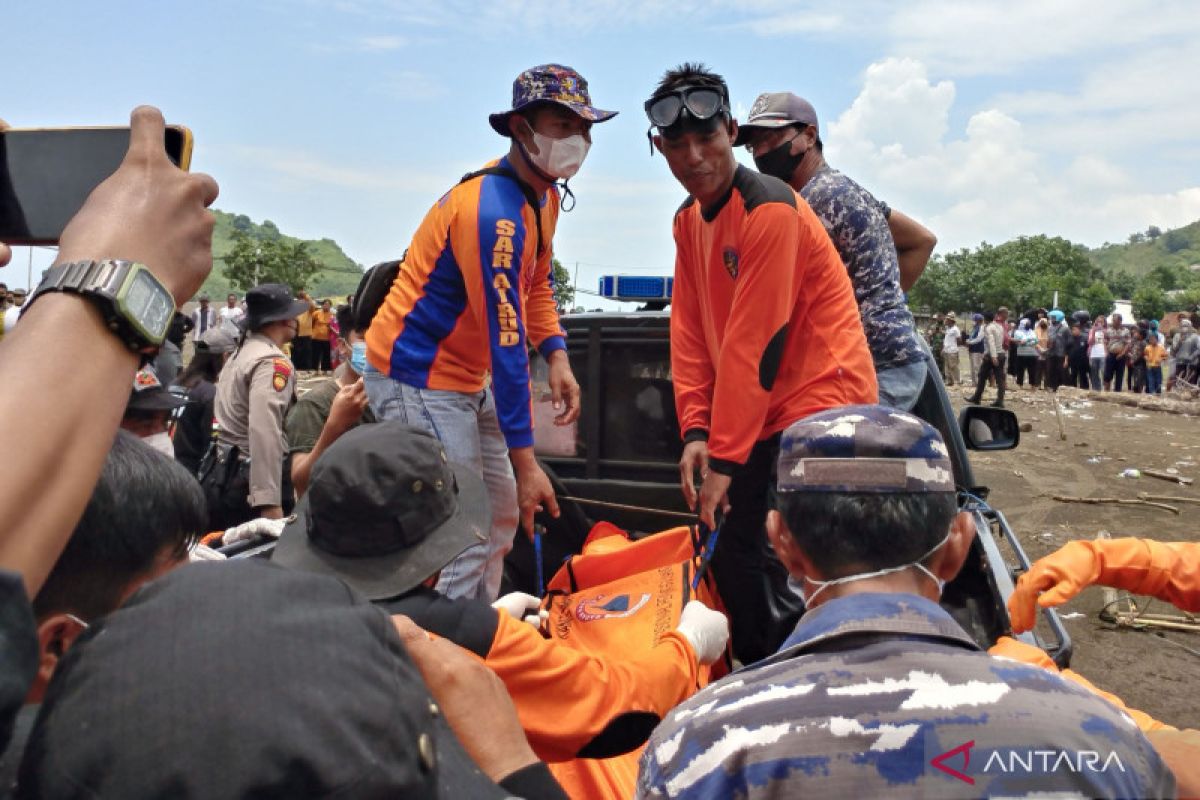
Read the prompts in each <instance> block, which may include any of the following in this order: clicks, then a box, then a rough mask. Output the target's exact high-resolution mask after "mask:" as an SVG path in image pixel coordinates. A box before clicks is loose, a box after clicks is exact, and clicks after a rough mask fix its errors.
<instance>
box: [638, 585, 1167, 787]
mask: <svg viewBox="0 0 1200 800" xmlns="http://www.w3.org/2000/svg"><path fill="white" fill-rule="evenodd" d="M968 743H970V746H969V747H962V746H963V745H968ZM956 748H962V749H960V750H958V751H957V752H952V753H950V755H949V756H947V757H945V758H944V759H943V760H942V761H941V762H940V763H941V764H942V765H943V766H944V767H945V769H943V768H939V767H938V766H937V764H936V763H934V762H935V761H936V760H937V759H938V757H939V756H941V755H942V754H945V753H948V752H950V751H954V750H955V749H956ZM947 770H949V771H947ZM955 772H957V773H959V775H957V776H956V775H955V774H954V773H955ZM1052 791H1053V792H1060V793H1064V795H1063V796H1067V797H1072V796H1079V797H1171V796H1174V792H1175V780H1174V777H1173V776H1172V774H1171V772H1170V771H1169V770H1168V769H1167V768H1166V766H1164V764H1163V763H1162V761H1161V760H1160V759H1159V757H1158V755H1157V754H1156V753H1155V752H1154V750H1153V749H1152V748H1151V746H1150V744H1149V743H1148V742H1147V741H1146V739H1145V738H1144V737H1143V736H1142V735H1141V734H1140V733H1139V732H1138V730H1137V727H1136V726H1135V725H1134V723H1133V721H1132V720H1131V719H1129V717H1127V716H1125V714H1123V713H1122V712H1121V711H1119V710H1118V709H1117V708H1116V707H1115V706H1112V705H1110V704H1108V703H1107V702H1105V701H1104V700H1103V699H1101V698H1100V697H1097V696H1096V695H1093V694H1090V693H1089V692H1088V691H1086V690H1085V689H1082V688H1080V687H1078V686H1075V685H1073V684H1071V683H1069V682H1067V681H1064V680H1062V679H1061V678H1059V677H1058V676H1057V675H1053V674H1051V673H1049V672H1047V671H1045V670H1042V669H1038V668H1036V667H1031V666H1027V665H1024V664H1019V663H1016V662H1012V661H1006V660H1004V659H998V658H993V657H991V656H989V655H988V654H987V653H985V652H982V651H980V650H979V648H978V645H976V644H975V642H974V641H973V640H972V639H971V637H970V635H969V634H967V632H966V631H964V630H963V629H962V628H961V627H959V625H958V624H957V623H956V622H955V621H954V620H953V619H952V618H951V617H950V615H949V614H948V613H947V612H946V611H945V610H943V609H942V608H941V606H939V605H937V604H936V603H934V602H932V601H930V600H927V599H925V598H923V597H918V596H917V595H911V594H855V595H850V596H848V597H843V598H839V599H835V600H830V601H828V602H826V603H824V604H822V605H821V606H819V607H817V608H816V609H814V610H812V611H810V612H809V613H808V614H806V615H805V616H804V618H803V619H801V621H800V624H799V625H797V627H796V631H795V633H794V634H793V635H792V637H791V638H790V639H788V641H787V642H786V643H785V644H784V646H783V648H782V649H781V650H780V652H779V653H778V654H776V655H775V656H772V657H771V658H769V659H766V660H764V661H760V662H758V663H757V664H754V665H752V666H750V667H746V668H744V669H742V670H739V671H738V672H735V673H733V674H731V675H729V676H726V677H725V678H724V679H722V680H721V681H718V682H717V683H714V684H712V685H710V686H709V687H707V688H706V689H704V690H702V691H701V692H699V693H697V694H696V695H694V696H693V697H692V698H691V699H689V700H687V701H686V702H684V703H683V704H682V705H680V706H678V707H677V708H675V709H674V710H673V711H672V712H671V714H670V715H669V716H668V717H667V718H666V719H665V720H664V721H663V722H662V724H660V725H659V726H658V728H657V729H656V730H655V731H654V734H653V735H652V736H651V737H650V742H649V744H648V745H647V746H646V751H645V753H644V755H643V756H642V763H641V771H640V774H639V776H638V796H639V797H679V798H718V797H719V798H725V797H739V798H741V797H745V798H767V797H858V798H874V797H889V798H890V797H979V796H986V795H1006V796H1024V795H1031V794H1035V793H1038V792H1052Z"/></svg>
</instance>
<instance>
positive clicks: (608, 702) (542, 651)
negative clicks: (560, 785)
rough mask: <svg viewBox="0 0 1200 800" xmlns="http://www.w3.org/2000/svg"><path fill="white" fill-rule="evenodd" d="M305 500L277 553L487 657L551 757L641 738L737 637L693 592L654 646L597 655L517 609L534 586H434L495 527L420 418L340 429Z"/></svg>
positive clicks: (537, 745) (475, 482)
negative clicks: (493, 593) (550, 634)
mask: <svg viewBox="0 0 1200 800" xmlns="http://www.w3.org/2000/svg"><path fill="white" fill-rule="evenodd" d="M296 512H297V516H296V518H295V519H294V520H293V521H292V522H291V523H289V524H288V526H287V527H286V528H285V529H284V531H283V534H282V536H281V537H280V539H279V543H278V545H277V547H276V549H275V552H274V554H273V555H272V560H273V561H275V562H276V563H279V564H282V565H283V566H285V567H290V568H293V569H299V570H306V571H310V572H322V573H327V574H333V575H336V576H337V577H339V578H341V579H342V580H343V581H345V582H346V583H347V584H349V585H350V586H351V587H352V588H354V589H356V590H357V591H358V592H360V593H361V594H363V595H365V596H366V597H367V598H368V599H370V600H372V601H373V602H375V603H376V604H377V605H380V606H382V607H383V608H385V609H387V610H388V611H389V612H391V613H393V614H403V615H405V616H407V617H409V618H411V619H412V620H413V621H414V622H416V623H417V624H418V625H420V626H421V627H423V628H425V629H426V630H429V631H431V632H433V633H435V634H437V635H439V636H442V637H444V638H446V639H449V640H450V641H452V642H454V643H455V644H458V645H460V646H462V647H463V648H465V649H466V650H469V651H470V652H472V653H474V654H475V655H477V656H478V657H480V658H481V659H483V661H484V663H485V664H486V665H487V666H488V667H490V668H491V669H492V670H493V671H494V672H495V673H496V674H497V675H498V676H500V679H501V680H502V681H503V682H504V685H505V687H506V688H507V689H508V692H509V694H510V695H512V699H513V702H514V703H515V705H516V707H517V715H518V717H519V718H520V720H521V725H522V727H523V728H524V729H525V732H526V734H527V736H528V738H529V743H530V745H531V746H532V747H533V749H534V751H535V752H536V753H537V754H538V756H539V757H540V758H542V759H543V760H545V761H566V760H569V759H573V758H577V757H581V758H606V757H610V756H615V755H620V754H622V753H626V752H628V751H630V750H633V749H634V748H636V747H639V746H640V745H642V744H643V743H644V742H645V740H646V738H647V737H648V736H649V735H650V731H651V730H652V729H653V728H654V726H655V725H656V724H657V723H658V721H659V720H660V719H661V718H662V717H663V716H664V715H665V714H666V712H667V711H669V710H670V709H671V708H673V707H674V706H676V705H677V704H678V703H679V702H680V701H682V700H684V699H685V698H686V697H688V696H689V695H691V694H692V693H693V692H694V691H695V690H696V687H697V681H698V679H699V666H700V664H712V663H713V662H715V661H716V660H717V659H718V658H719V657H720V655H721V653H722V651H723V650H724V648H725V644H726V642H727V641H728V636H729V633H728V624H727V622H726V621H725V617H724V616H723V615H722V614H720V613H718V612H716V611H713V610H711V609H709V608H707V607H705V606H704V605H703V604H702V603H699V602H697V601H693V602H691V603H689V604H688V605H687V606H686V607H685V608H684V611H683V615H682V619H681V620H680V623H679V625H678V627H676V628H675V629H674V630H670V631H668V632H667V633H666V634H665V635H663V637H662V638H661V639H660V640H659V642H658V644H657V645H656V646H655V647H654V648H653V649H652V650H651V651H650V652H649V653H647V654H645V655H642V656H636V657H629V658H620V659H618V658H601V657H596V656H589V655H585V654H584V653H582V652H580V651H578V650H573V649H571V648H569V647H566V646H564V645H560V644H557V643H555V642H554V641H553V640H549V639H546V638H544V637H543V636H542V635H541V633H539V631H538V629H537V628H536V627H535V626H534V625H531V624H528V623H526V622H524V621H522V617H524V616H525V615H526V614H527V613H529V612H532V613H533V614H535V615H536V613H537V607H538V602H539V601H538V599H537V598H533V597H530V596H528V595H519V594H518V595H506V596H505V597H502V598H500V600H498V601H497V603H496V605H495V606H491V605H488V604H487V603H485V602H483V601H481V600H479V599H477V598H471V599H467V598H458V599H452V598H449V597H445V596H443V595H440V594H438V593H437V592H435V591H434V590H433V588H432V586H431V584H432V583H433V582H435V581H436V580H437V575H438V571H439V570H440V569H441V568H442V567H443V566H445V565H446V564H447V563H449V562H450V561H452V560H453V559H454V557H455V556H457V555H458V554H459V553H460V552H462V550H463V549H464V548H465V547H467V546H469V545H470V544H472V543H474V542H476V541H480V540H481V538H482V537H484V536H486V533H485V531H486V530H487V521H488V504H487V493H486V490H485V489H484V487H483V482H482V481H481V480H480V479H479V478H478V477H476V476H475V475H474V474H472V472H471V471H470V470H469V469H464V468H462V467H459V466H458V465H453V464H450V463H448V462H447V461H446V459H445V452H444V450H443V448H442V446H441V445H440V443H439V442H438V440H437V439H435V438H434V437H433V436H432V435H431V434H428V433H426V432H424V431H422V430H420V429H417V428H411V427H408V426H405V425H402V424H400V423H396V422H380V423H376V424H373V425H362V426H359V427H358V428H355V429H354V430H352V431H350V432H349V433H347V434H345V435H344V436H342V437H341V438H340V439H338V440H337V441H336V442H334V444H333V445H331V446H330V448H329V449H328V450H326V451H325V454H324V455H323V456H322V457H321V459H320V460H319V461H318V462H317V463H316V465H315V466H314V467H313V471H312V480H311V482H310V485H309V489H308V492H307V493H306V494H305V495H304V498H303V499H302V500H301V503H300V505H299V506H298V507H297V510H296ZM605 624H620V622H619V620H617V619H614V620H611V621H606V622H605Z"/></svg>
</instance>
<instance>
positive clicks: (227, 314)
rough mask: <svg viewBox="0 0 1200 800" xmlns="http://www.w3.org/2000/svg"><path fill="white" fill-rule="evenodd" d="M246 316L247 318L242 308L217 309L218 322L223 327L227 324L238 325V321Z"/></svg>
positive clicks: (225, 307) (227, 307) (224, 307)
mask: <svg viewBox="0 0 1200 800" xmlns="http://www.w3.org/2000/svg"><path fill="white" fill-rule="evenodd" d="M244 316H246V312H245V311H242V307H241V306H234V307H233V308H230V307H229V306H221V307H220V308H218V309H217V321H218V322H219V323H220V324H222V325H224V324H225V323H226V322H232V323H233V324H235V325H236V324H237V322H238V320H240V319H241V318H242V317H244Z"/></svg>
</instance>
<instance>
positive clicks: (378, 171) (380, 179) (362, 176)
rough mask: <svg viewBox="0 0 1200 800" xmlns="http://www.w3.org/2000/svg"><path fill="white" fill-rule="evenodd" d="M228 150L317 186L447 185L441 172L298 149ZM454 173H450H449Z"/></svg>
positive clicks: (433, 190) (428, 190)
mask: <svg viewBox="0 0 1200 800" xmlns="http://www.w3.org/2000/svg"><path fill="white" fill-rule="evenodd" d="M230 153H231V154H232V155H233V156H235V157H236V158H237V159H239V160H240V161H242V162H243V163H244V164H247V165H253V166H254V167H257V168H259V169H263V170H266V171H267V172H269V173H273V174H274V175H276V176H277V177H278V178H280V179H283V180H285V181H288V182H290V183H296V184H297V185H300V186H303V187H304V188H305V189H306V190H313V191H316V190H318V188H319V187H321V186H326V187H336V188H339V189H354V190H361V191H398V192H414V193H424V194H426V195H429V196H432V197H436V196H437V195H438V194H439V193H441V192H444V191H446V189H448V188H449V186H448V185H447V183H446V181H447V179H446V174H445V173H444V172H432V173H424V172H419V171H414V170H412V169H408V168H401V167H396V168H391V169H389V168H386V167H384V168H380V167H358V166H353V165H350V164H342V163H334V162H330V161H326V160H323V159H321V158H320V157H318V156H316V155H313V154H312V153H308V152H304V151H301V150H278V149H275V148H269V147H248V146H237V147H233V148H231V150H230ZM451 174H453V173H451Z"/></svg>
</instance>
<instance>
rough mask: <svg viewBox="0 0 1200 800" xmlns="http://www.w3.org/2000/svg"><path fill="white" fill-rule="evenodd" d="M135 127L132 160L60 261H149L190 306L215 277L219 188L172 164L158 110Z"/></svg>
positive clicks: (65, 245)
mask: <svg viewBox="0 0 1200 800" xmlns="http://www.w3.org/2000/svg"><path fill="white" fill-rule="evenodd" d="M130 121H131V135H130V139H129V149H128V151H127V152H126V154H125V158H124V159H123V160H122V161H121V163H120V167H119V168H118V169H117V171H116V172H114V173H113V174H112V175H111V176H110V177H108V178H107V179H106V180H105V181H104V182H103V183H101V184H100V185H99V186H97V187H96V189H95V191H93V192H92V193H91V194H90V195H89V196H88V198H87V201H86V202H85V203H84V205H83V208H81V209H80V211H79V213H78V214H76V215H75V216H74V217H73V218H72V219H71V221H70V223H69V224H68V225H67V227H66V229H65V230H64V231H63V232H62V237H61V238H60V240H59V252H58V258H57V262H58V263H65V262H68V261H80V260H85V259H103V258H118V259H127V260H130V261H138V262H141V263H143V264H145V265H146V266H147V267H149V268H150V271H151V272H153V273H154V275H155V276H156V277H157V278H158V279H159V280H160V281H162V283H163V285H165V286H166V287H167V289H168V290H170V292H171V294H172V295H174V297H175V302H176V304H182V303H183V302H185V301H187V300H188V299H189V298H191V297H192V296H193V295H194V294H195V293H196V292H197V291H198V290H199V289H200V285H201V284H202V283H204V279H205V278H206V277H208V273H209V272H211V271H212V232H213V224H214V220H213V216H212V214H210V213H209V212H208V211H207V210H206V209H207V208H208V206H210V205H212V203H213V201H214V200H216V199H217V192H218V187H217V182H216V181H214V180H213V179H212V178H211V177H209V176H208V175H204V174H188V173H186V172H183V171H181V170H180V169H179V168H178V167H176V166H175V164H173V163H172V162H171V161H170V159H168V158H167V153H166V150H164V148H163V138H164V130H165V124H164V122H163V117H162V113H161V112H160V111H159V110H158V109H157V108H153V107H151V106H139V107H138V108H136V109H134V111H133V114H132V116H131V120H130Z"/></svg>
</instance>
